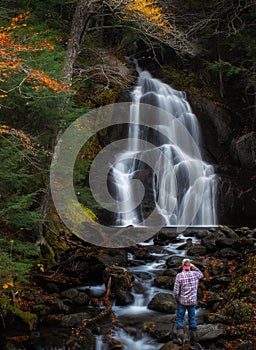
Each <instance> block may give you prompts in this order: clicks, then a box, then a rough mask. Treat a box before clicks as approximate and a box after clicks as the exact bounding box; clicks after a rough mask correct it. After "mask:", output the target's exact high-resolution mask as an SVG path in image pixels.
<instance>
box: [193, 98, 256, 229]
mask: <svg viewBox="0 0 256 350" xmlns="http://www.w3.org/2000/svg"><path fill="white" fill-rule="evenodd" d="M188 100H189V102H190V104H191V107H192V110H193V112H194V113H195V114H196V116H197V118H198V119H199V123H200V126H201V130H202V135H203V148H204V152H203V153H204V155H205V158H206V160H208V161H209V162H210V163H212V164H213V165H214V166H215V171H216V173H217V174H218V176H219V183H218V196H217V208H218V217H219V223H220V224H227V225H251V226H252V227H254V226H255V225H256V215H255V213H256V182H255V180H256V133H255V132H254V131H250V132H247V133H246V132H245V133H243V132H242V130H241V129H240V128H241V126H240V125H239V123H238V121H237V120H236V119H235V118H234V116H233V115H232V111H229V110H227V109H225V108H224V107H222V106H220V105H218V104H216V103H214V102H213V101H211V100H209V99H206V98H203V97H201V96H198V95H189V97H188Z"/></svg>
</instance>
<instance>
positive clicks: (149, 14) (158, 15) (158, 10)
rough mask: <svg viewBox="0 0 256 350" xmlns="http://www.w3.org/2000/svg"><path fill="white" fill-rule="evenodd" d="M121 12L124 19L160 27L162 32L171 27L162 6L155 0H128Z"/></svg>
mask: <svg viewBox="0 0 256 350" xmlns="http://www.w3.org/2000/svg"><path fill="white" fill-rule="evenodd" d="M115 1H116V2H119V1H118V0H115ZM123 14H124V18H125V19H128V20H129V19H134V20H138V21H140V22H142V21H144V22H145V24H147V25H150V26H154V27H156V28H158V29H160V30H161V31H162V34H165V32H167V31H168V30H169V29H171V28H173V26H171V25H170V24H169V23H168V22H167V20H166V18H165V15H164V13H163V9H162V7H160V6H158V4H157V1H155V0H128V1H126V2H125V9H124V11H123Z"/></svg>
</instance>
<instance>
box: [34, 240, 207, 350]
mask: <svg viewBox="0 0 256 350" xmlns="http://www.w3.org/2000/svg"><path fill="white" fill-rule="evenodd" d="M188 238H191V239H192V241H193V242H195V239H194V238H193V237H189V236H186V237H184V236H183V235H182V234H179V236H178V237H177V243H171V244H168V245H166V246H163V247H162V251H163V253H155V252H154V249H152V250H151V249H150V247H152V248H153V247H154V242H153V240H151V241H149V242H147V243H141V244H140V245H141V246H144V247H145V246H147V248H148V249H149V252H150V253H149V256H150V257H151V260H153V261H151V262H147V263H145V262H144V261H143V260H136V258H135V257H134V255H133V254H132V253H130V252H128V261H129V263H128V269H129V270H130V271H131V272H132V274H133V276H134V286H133V287H132V294H133V296H134V302H133V303H132V304H130V305H127V306H117V305H115V302H113V304H112V310H113V311H114V314H115V316H116V317H117V319H118V321H120V323H121V324H122V328H119V329H115V330H113V332H112V334H111V336H112V337H113V338H114V339H116V340H118V341H120V343H121V344H123V345H124V350H158V349H160V348H161V347H162V346H163V345H164V343H159V342H157V340H156V339H153V338H152V337H150V336H149V335H148V334H146V333H144V332H143V330H142V327H143V324H144V323H145V322H149V321H153V320H155V319H156V318H162V319H166V320H167V322H168V319H169V318H170V316H173V315H170V314H166V313H161V312H156V311H153V310H150V309H149V308H148V307H147V306H148V303H149V302H150V300H151V299H152V298H153V296H154V295H155V294H157V293H159V292H166V293H172V291H171V290H169V289H163V288H159V287H156V286H155V285H154V280H155V278H156V277H157V276H159V275H161V274H162V273H163V272H164V270H165V269H166V265H165V262H166V259H167V258H169V257H170V256H185V252H186V251H185V250H180V249H179V250H177V247H178V246H180V245H181V244H182V243H183V242H185V241H186V239H188ZM79 290H81V291H87V293H88V292H89V294H90V297H101V296H103V295H104V293H105V285H104V284H102V285H96V286H81V287H79ZM197 314H198V315H199V314H200V309H198V310H197ZM170 327H171V325H170ZM39 332H40V334H41V335H42V333H41V331H39ZM49 332H50V329H49ZM61 332H63V330H61ZM56 333H58V331H57V330H55V334H56ZM44 337H45V338H47V339H48V340H49V339H50V338H51V335H49V334H48V335H47V334H46V335H44ZM47 339H44V340H43V341H42V343H41V345H39V344H38V346H37V347H36V350H67V348H66V347H65V346H59V347H58V346H49V345H46V344H45V345H43V343H45V341H46V342H47ZM38 343H40V340H39V339H38ZM95 349H96V350H108V349H109V347H108V345H107V344H105V343H104V341H103V337H102V336H101V335H96V348H95Z"/></svg>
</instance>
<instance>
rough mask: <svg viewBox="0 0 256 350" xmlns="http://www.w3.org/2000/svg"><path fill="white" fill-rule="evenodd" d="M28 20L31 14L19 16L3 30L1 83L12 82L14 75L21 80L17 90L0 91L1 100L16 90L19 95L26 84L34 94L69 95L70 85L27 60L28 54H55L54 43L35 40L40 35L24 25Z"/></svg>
mask: <svg viewBox="0 0 256 350" xmlns="http://www.w3.org/2000/svg"><path fill="white" fill-rule="evenodd" d="M28 17H29V12H26V13H24V14H20V15H18V16H17V17H15V18H13V19H12V20H11V23H10V25H9V26H2V27H1V28H0V70H1V75H0V82H2V83H4V82H7V81H8V80H13V78H12V77H13V75H19V80H20V81H19V82H18V83H17V82H16V81H15V84H16V85H15V86H12V87H11V88H8V89H6V90H3V89H2V90H0V92H1V94H0V98H5V97H6V96H7V95H8V93H10V92H11V91H13V90H14V89H19V91H20V89H21V85H22V84H24V83H27V84H30V85H32V87H33V89H34V90H35V91H38V90H39V88H41V87H45V88H49V89H51V90H53V91H54V92H55V93H57V94H59V93H62V92H64V91H65V92H66V91H69V87H68V86H67V85H65V84H63V83H61V82H58V81H57V80H55V79H53V78H51V77H49V76H48V75H47V74H46V73H45V72H44V71H42V70H40V69H35V68H34V67H32V66H31V65H30V64H29V62H28V61H27V60H26V58H25V56H24V54H25V53H29V54H32V53H36V52H40V51H44V50H49V51H51V50H54V46H53V45H52V43H50V42H47V41H46V40H36V37H37V33H36V32H34V31H33V29H31V28H27V27H26V23H24V22H25V21H26V20H27V19H28ZM24 27H25V28H24ZM21 30H22V32H21ZM10 78H11V79H10Z"/></svg>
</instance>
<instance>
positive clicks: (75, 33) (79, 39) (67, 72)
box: [62, 0, 99, 84]
mask: <svg viewBox="0 0 256 350" xmlns="http://www.w3.org/2000/svg"><path fill="white" fill-rule="evenodd" d="M97 2H99V1H98V0H78V1H77V5H76V9H75V13H74V16H73V20H72V25H71V32H70V38H69V41H68V45H67V53H66V61H65V64H64V69H63V73H62V79H63V81H65V82H67V83H70V84H71V81H72V76H73V69H74V64H75V61H76V59H77V57H78V55H79V53H80V50H81V45H82V43H83V41H84V38H85V36H86V33H87V31H88V28H89V24H90V19H91V17H92V15H93V14H94V13H95V11H94V8H95V6H94V5H95V4H96V3H97Z"/></svg>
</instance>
